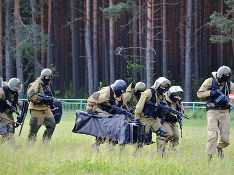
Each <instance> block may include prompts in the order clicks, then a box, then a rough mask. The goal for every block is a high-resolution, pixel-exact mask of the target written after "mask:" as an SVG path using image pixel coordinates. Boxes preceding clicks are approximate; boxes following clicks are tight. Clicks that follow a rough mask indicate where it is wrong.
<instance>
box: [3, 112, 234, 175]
mask: <svg viewBox="0 0 234 175" xmlns="http://www.w3.org/2000/svg"><path fill="white" fill-rule="evenodd" d="M27 117H28V118H29V116H27ZM204 117H205V116H204ZM74 121H75V113H74V112H71V113H65V114H64V116H63V120H62V121H61V123H60V124H58V125H57V126H56V129H55V132H54V135H53V137H52V140H51V142H50V143H49V145H45V144H43V143H42V142H41V137H42V134H43V131H44V129H45V127H42V128H41V129H40V131H39V133H38V139H37V142H36V144H35V145H34V146H33V145H28V144H27V142H26V140H27V134H28V129H29V127H28V122H29V120H28V119H27V120H26V122H25V126H24V129H23V132H22V135H21V137H18V136H17V134H18V131H19V129H16V134H15V138H16V142H17V144H21V147H20V148H18V149H16V148H15V147H14V146H9V145H8V144H7V143H5V144H2V145H0V175H5V174H12V175H13V174H20V175H21V174H22V175H27V174H29V175H32V174H33V175H34V174H48V175H50V174H51V175H52V174H59V175H60V174H134V175H135V174H149V175H151V174H165V175H166V174H178V175H181V174H183V175H184V174H189V175H190V174H199V175H200V174H204V175H209V174H210V175H215V174H217V175H220V174H225V175H229V174H230V175H232V174H234V161H233V160H234V146H233V144H232V142H233V141H234V137H233V129H232V130H231V135H230V141H231V145H230V146H229V147H227V148H226V149H225V157H224V159H223V160H218V159H217V158H214V160H213V161H212V162H210V163H208V162H207V158H206V154H205V149H206V142H207V133H206V120H201V119H192V120H184V127H183V138H182V139H180V144H179V146H178V148H177V151H176V152H170V151H166V155H165V157H164V158H161V157H160V156H159V155H158V154H157V149H156V144H152V145H149V146H145V147H143V148H142V149H141V150H140V151H139V152H137V153H136V154H134V153H135V151H134V146H132V145H127V146H126V147H124V148H123V149H119V147H118V146H115V148H114V150H112V151H110V149H108V145H107V144H103V145H101V147H100V151H99V153H96V152H95V151H94V150H93V149H92V147H91V144H92V143H93V142H94V140H95V139H94V137H92V136H87V135H82V134H74V133H72V132H71V131H72V129H73V126H74ZM231 125H232V127H233V126H234V122H233V121H232V123H231ZM153 137H154V141H155V134H154V135H153Z"/></svg>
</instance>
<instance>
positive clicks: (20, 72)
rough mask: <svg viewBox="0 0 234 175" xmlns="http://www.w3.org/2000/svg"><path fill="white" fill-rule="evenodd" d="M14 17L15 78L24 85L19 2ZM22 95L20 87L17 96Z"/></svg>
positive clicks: (16, 0)
mask: <svg viewBox="0 0 234 175" xmlns="http://www.w3.org/2000/svg"><path fill="white" fill-rule="evenodd" d="M14 16H15V44H16V53H15V60H16V69H17V70H16V71H17V78H18V79H20V81H21V82H22V84H23V83H24V76H23V64H22V51H21V48H20V45H21V44H20V41H19V38H20V33H19V30H20V27H21V22H20V21H21V20H20V18H21V17H20V0H15V6H14ZM23 95H24V86H22V91H21V92H20V94H19V96H20V98H22V97H23Z"/></svg>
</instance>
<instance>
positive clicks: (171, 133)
mask: <svg viewBox="0 0 234 175" xmlns="http://www.w3.org/2000/svg"><path fill="white" fill-rule="evenodd" d="M161 128H162V129H163V130H164V132H165V133H164V134H165V137H160V136H157V150H158V152H159V153H163V152H164V150H165V146H166V144H167V143H168V142H170V145H169V149H170V150H175V149H176V146H177V145H178V144H179V132H178V127H177V125H176V123H171V122H164V123H163V125H162V126H161Z"/></svg>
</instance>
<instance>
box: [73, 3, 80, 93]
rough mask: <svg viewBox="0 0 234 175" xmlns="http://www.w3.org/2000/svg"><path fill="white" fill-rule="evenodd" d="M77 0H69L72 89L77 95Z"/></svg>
mask: <svg viewBox="0 0 234 175" xmlns="http://www.w3.org/2000/svg"><path fill="white" fill-rule="evenodd" d="M77 4H78V2H77V0H71V21H72V25H71V35H72V38H71V39H72V91H73V94H74V96H77V93H78V91H77V90H78V88H79V87H78V85H79V39H80V37H79V21H76V19H78V17H79V15H78V11H77V10H76V8H78V5H77Z"/></svg>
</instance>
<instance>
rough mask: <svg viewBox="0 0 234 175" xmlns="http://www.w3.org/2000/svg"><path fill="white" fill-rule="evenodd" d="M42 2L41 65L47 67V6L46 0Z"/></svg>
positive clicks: (41, 0)
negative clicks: (45, 5)
mask: <svg viewBox="0 0 234 175" xmlns="http://www.w3.org/2000/svg"><path fill="white" fill-rule="evenodd" d="M40 2H41V40H42V42H41V65H42V67H45V65H46V58H45V7H44V0H40Z"/></svg>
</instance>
